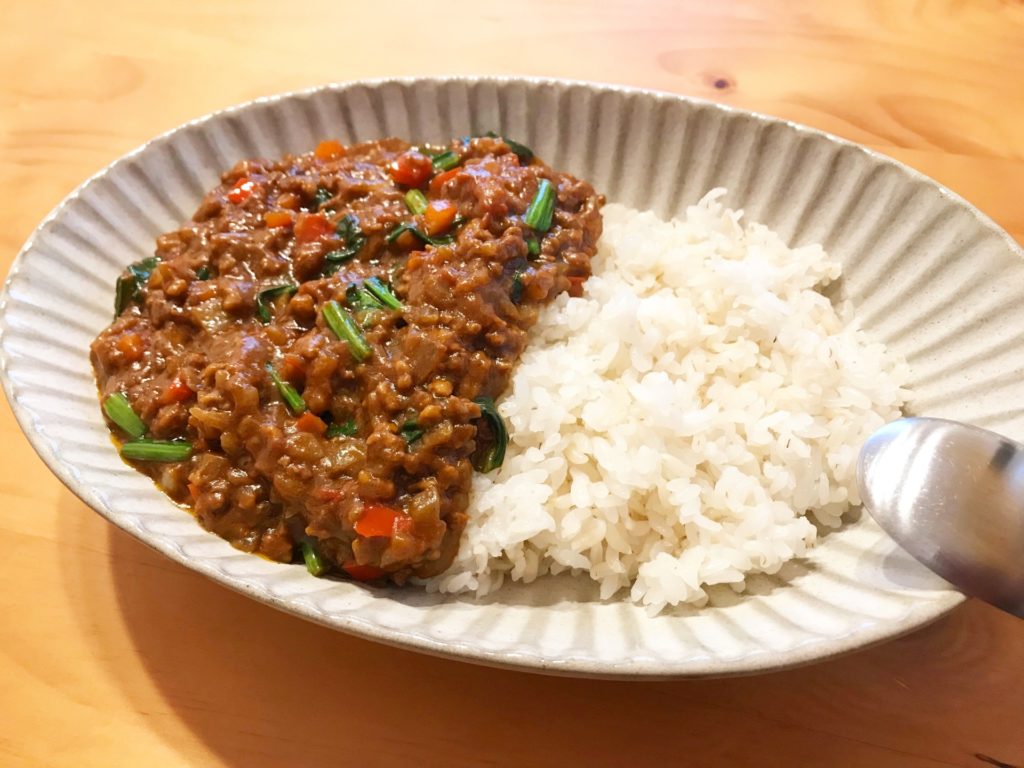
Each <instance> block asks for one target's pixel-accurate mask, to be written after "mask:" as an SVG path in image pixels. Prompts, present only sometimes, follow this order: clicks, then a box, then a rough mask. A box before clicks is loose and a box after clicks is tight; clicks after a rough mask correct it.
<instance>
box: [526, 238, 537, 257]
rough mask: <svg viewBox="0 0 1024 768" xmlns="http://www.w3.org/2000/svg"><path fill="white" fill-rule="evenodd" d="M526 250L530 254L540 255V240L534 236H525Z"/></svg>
mask: <svg viewBox="0 0 1024 768" xmlns="http://www.w3.org/2000/svg"><path fill="white" fill-rule="evenodd" d="M526 250H527V251H529V253H530V255H531V256H540V241H539V240H538V239H537V238H536V237H528V238H526Z"/></svg>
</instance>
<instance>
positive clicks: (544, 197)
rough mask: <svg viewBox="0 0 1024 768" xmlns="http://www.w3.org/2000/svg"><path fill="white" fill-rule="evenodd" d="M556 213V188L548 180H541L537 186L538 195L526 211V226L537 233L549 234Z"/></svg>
mask: <svg viewBox="0 0 1024 768" xmlns="http://www.w3.org/2000/svg"><path fill="white" fill-rule="evenodd" d="M554 211H555V188H554V187H553V186H552V185H551V182H550V181H548V180H547V179H541V180H540V184H539V185H538V186H537V193H536V194H535V195H534V196H533V200H532V201H531V202H530V207H529V208H527V209H526V216H525V217H524V218H523V220H524V221H525V222H526V226H528V227H530V228H531V229H534V230H536V231H537V232H547V231H548V230H549V229H551V216H552V214H553V213H554Z"/></svg>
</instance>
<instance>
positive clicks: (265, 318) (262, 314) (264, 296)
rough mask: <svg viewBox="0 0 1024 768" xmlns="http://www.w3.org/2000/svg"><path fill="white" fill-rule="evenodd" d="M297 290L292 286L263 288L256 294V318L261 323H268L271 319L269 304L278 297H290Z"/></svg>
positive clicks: (296, 287)
mask: <svg viewBox="0 0 1024 768" xmlns="http://www.w3.org/2000/svg"><path fill="white" fill-rule="evenodd" d="M297 290H299V286H297V285H293V284H286V285H275V286H273V287H272V288H264V289H263V290H262V291H260V292H259V293H257V294H256V317H258V318H259V319H260V322H261V323H264V324H266V323H269V322H270V321H271V320H272V319H273V313H272V312H271V311H270V302H273V301H274V299H276V298H277V297H278V296H292V295H293V294H294V293H295V292H296V291H297Z"/></svg>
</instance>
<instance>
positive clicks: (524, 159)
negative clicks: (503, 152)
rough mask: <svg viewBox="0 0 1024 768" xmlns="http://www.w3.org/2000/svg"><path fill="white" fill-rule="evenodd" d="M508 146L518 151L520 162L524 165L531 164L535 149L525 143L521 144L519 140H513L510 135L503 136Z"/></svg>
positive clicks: (517, 155)
mask: <svg viewBox="0 0 1024 768" xmlns="http://www.w3.org/2000/svg"><path fill="white" fill-rule="evenodd" d="M502 138H503V139H504V141H505V143H506V144H508V148H509V149H511V150H512V151H513V152H515V153H516V157H518V158H519V162H521V163H523V164H524V165H529V164H530V163H531V162H532V161H533V150H532V149H530V148H529V147H528V146H526V145H525V144H520V143H519V142H518V141H512V139H510V138H509V137H508V136H503V137H502Z"/></svg>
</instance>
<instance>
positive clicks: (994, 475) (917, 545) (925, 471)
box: [857, 418, 1024, 618]
mask: <svg viewBox="0 0 1024 768" xmlns="http://www.w3.org/2000/svg"><path fill="white" fill-rule="evenodd" d="M857 480H858V483H859V485H860V494H861V498H862V499H863V500H864V508H865V509H867V510H868V512H870V513H871V515H872V516H873V517H874V518H875V520H877V521H878V524H879V525H881V526H882V528H883V529H885V531H886V532H887V533H888V534H889V535H890V536H892V537H893V538H894V539H896V541H897V542H898V543H899V544H900V546H902V547H903V548H904V549H905V550H907V552H909V553H910V554H911V555H913V556H914V557H915V558H917V559H918V560H919V561H921V563H923V564H924V565H925V566H927V567H928V568H930V569H931V570H932V571H934V572H935V573H937V574H938V575H939V576H942V577H943V578H944V579H946V581H949V582H950V583H952V584H953V585H954V586H956V587H957V588H958V589H961V590H963V591H964V592H966V593H967V594H969V595H973V596H974V597H977V598H980V599H981V600H984V601H986V602H988V603H992V605H995V606H997V607H999V608H1002V609H1003V610H1004V611H1008V612H1009V613H1012V614H1014V615H1015V616H1018V617H1020V618H1024V445H1021V444H1020V443H1016V442H1014V441H1012V440H1009V439H1007V438H1005V437H1002V436H1001V435H997V434H996V433H995V432H989V431H988V430H986V429H981V428H980V427H972V426H969V425H967V424H960V423H958V422H955V421H946V420H945V419H926V418H910V419H900V420H899V421H894V422H892V423H890V424H886V425H885V426H884V427H882V428H881V429H879V430H878V431H877V432H875V433H874V434H873V435H872V436H871V437H870V438H868V441H867V442H866V443H865V444H864V447H863V448H862V449H861V452H860V460H859V462H858V465H857Z"/></svg>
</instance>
